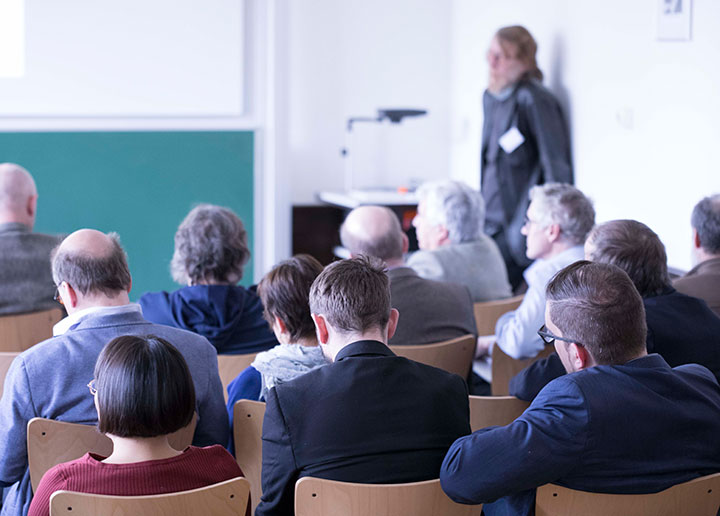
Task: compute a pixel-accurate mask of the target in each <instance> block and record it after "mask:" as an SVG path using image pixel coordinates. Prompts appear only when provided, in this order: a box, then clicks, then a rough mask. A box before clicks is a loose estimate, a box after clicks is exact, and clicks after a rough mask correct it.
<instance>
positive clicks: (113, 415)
mask: <svg viewBox="0 0 720 516" xmlns="http://www.w3.org/2000/svg"><path fill="white" fill-rule="evenodd" d="M88 387H89V388H90V394H91V395H93V396H94V397H95V407H96V408H97V411H98V428H99V430H100V432H102V433H104V434H106V435H107V436H108V437H109V438H110V439H111V440H112V442H113V452H112V454H110V456H109V457H100V456H98V455H95V454H93V453H87V454H85V455H84V456H83V457H81V458H79V459H77V460H74V461H71V462H67V463H64V464H59V465H57V466H55V467H54V468H51V469H50V470H49V471H48V472H47V473H46V474H45V475H44V476H43V478H42V480H41V481H40V485H39V486H38V489H37V492H36V493H35V496H34V498H33V500H32V503H31V504H30V511H29V515H30V516H40V515H43V516H47V515H49V513H50V508H49V502H50V496H51V495H52V493H54V492H55V491H59V490H66V491H77V492H85V493H95V494H106V495H121V496H122V495H124V496H132V495H151V494H161V493H172V492H177V491H186V490H189V489H196V488H199V487H205V486H208V485H212V484H216V483H218V482H222V481H225V480H229V479H231V478H235V477H239V476H242V471H240V468H239V467H238V465H237V462H235V459H234V458H233V457H232V455H230V454H229V453H228V452H227V451H226V450H225V449H224V448H223V447H222V446H219V445H215V446H208V447H206V448H197V447H194V446H189V447H188V448H186V449H185V450H184V451H178V450H175V449H174V448H173V447H172V446H170V443H169V442H168V436H169V435H170V434H172V433H173V432H175V431H177V430H180V429H181V428H183V427H185V426H187V425H188V424H189V423H190V421H191V420H192V418H193V414H194V412H195V389H194V387H193V383H192V379H191V377H190V372H189V370H188V367H187V364H186V363H185V359H184V358H183V356H182V355H181V354H180V352H179V351H178V350H177V349H176V348H175V347H174V346H173V345H172V344H170V343H169V342H167V341H165V340H163V339H161V338H158V337H152V336H148V337H145V338H143V337H136V336H123V337H117V338H116V339H113V340H112V341H110V343H109V344H108V345H107V346H105V348H104V349H103V351H102V352H101V353H100V356H99V357H98V360H97V362H96V364H95V379H94V380H93V381H91V382H90V383H89V384H88Z"/></svg>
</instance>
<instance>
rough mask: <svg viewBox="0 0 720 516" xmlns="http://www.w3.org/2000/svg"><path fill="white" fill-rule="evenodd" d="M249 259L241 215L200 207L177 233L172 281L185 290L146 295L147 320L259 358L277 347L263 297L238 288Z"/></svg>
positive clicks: (224, 349) (220, 350)
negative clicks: (258, 355) (254, 354)
mask: <svg viewBox="0 0 720 516" xmlns="http://www.w3.org/2000/svg"><path fill="white" fill-rule="evenodd" d="M249 259H250V249H249V248H248V243H247V232H246V231H245V226H243V223H242V221H241V220H240V219H239V218H238V217H237V215H235V214H234V213H233V212H232V211H230V210H229V209H227V208H222V207H220V206H214V205H211V204H201V205H199V206H197V207H195V208H194V209H192V210H191V211H190V213H188V215H187V217H185V220H183V221H182V223H181V224H180V227H179V228H178V230H177V232H176V233H175V254H173V258H172V262H171V264H170V269H171V271H172V276H173V279H174V280H175V281H176V282H177V283H179V284H181V285H186V286H184V287H182V288H180V289H178V290H176V291H174V292H169V293H168V292H149V293H146V294H144V295H143V296H142V297H141V298H140V306H142V310H143V315H144V316H145V318H146V319H147V320H148V321H152V322H154V323H157V324H166V325H168V326H174V327H176V328H182V329H184V330H190V331H192V332H195V333H197V334H198V335H202V336H203V337H206V338H207V339H208V340H209V341H210V344H212V345H213V346H215V348H216V349H217V352H218V353H224V354H231V355H233V354H242V353H257V352H258V351H264V350H266V349H269V348H271V347H273V346H275V345H276V344H277V341H276V340H275V337H274V336H273V334H272V332H271V331H270V328H268V325H267V324H266V322H265V320H264V319H263V316H262V314H263V307H262V303H261V302H260V298H259V297H258V296H257V295H256V294H255V293H254V292H252V291H251V290H248V289H246V288H244V287H241V286H239V285H238V284H237V283H238V281H240V279H241V278H242V274H243V266H244V265H245V263H246V262H247V261H248V260H249Z"/></svg>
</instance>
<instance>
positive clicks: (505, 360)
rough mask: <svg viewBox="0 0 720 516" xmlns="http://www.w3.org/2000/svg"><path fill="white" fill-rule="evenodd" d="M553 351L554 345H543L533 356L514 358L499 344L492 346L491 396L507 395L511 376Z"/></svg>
mask: <svg viewBox="0 0 720 516" xmlns="http://www.w3.org/2000/svg"><path fill="white" fill-rule="evenodd" d="M553 351H555V347H554V346H552V345H548V346H545V348H544V349H543V350H542V351H540V353H538V355H537V356H535V357H533V358H523V359H520V360H518V359H516V358H512V357H511V356H509V355H507V354H505V352H504V351H503V350H502V349H500V346H497V345H496V346H493V350H492V385H491V388H492V395H493V396H507V395H508V394H510V380H511V379H512V377H513V376H515V375H516V374H518V373H519V372H520V371H522V370H523V369H525V368H526V367H527V366H529V365H530V364H532V363H533V362H535V361H536V360H540V359H541V358H545V357H546V356H548V355H549V354H550V353H552V352H553Z"/></svg>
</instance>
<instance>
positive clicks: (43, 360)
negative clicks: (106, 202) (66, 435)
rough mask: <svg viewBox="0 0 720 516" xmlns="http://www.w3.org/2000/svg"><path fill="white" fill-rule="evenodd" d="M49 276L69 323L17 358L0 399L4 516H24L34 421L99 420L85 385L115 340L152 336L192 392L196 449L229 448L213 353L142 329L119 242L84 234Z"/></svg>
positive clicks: (55, 259)
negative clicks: (174, 357) (184, 368)
mask: <svg viewBox="0 0 720 516" xmlns="http://www.w3.org/2000/svg"><path fill="white" fill-rule="evenodd" d="M52 276H53V279H54V281H55V284H56V285H57V288H58V292H59V299H60V301H61V302H62V303H63V304H64V305H65V308H66V310H67V313H68V316H67V317H66V318H65V319H63V320H62V321H60V322H59V323H58V324H56V325H55V328H54V329H53V333H54V335H55V336H54V337H52V338H51V339H48V340H46V341H44V342H41V343H40V344H36V345H35V346H33V347H32V348H30V349H28V350H27V351H25V352H23V353H21V354H20V355H19V356H18V358H16V359H15V361H14V362H13V363H12V365H11V366H10V370H9V371H8V373H7V377H6V380H5V391H4V393H3V397H2V399H0V457H2V460H0V486H5V487H8V486H11V487H10V490H9V491H8V492H6V495H5V499H4V500H3V506H2V511H0V514H2V515H9V514H12V515H18V516H20V515H24V514H26V513H27V511H28V508H29V505H30V500H31V498H32V490H31V486H30V476H29V473H28V459H27V448H26V437H25V432H26V427H27V423H28V421H29V420H30V419H32V418H33V417H43V418H48V419H56V420H61V421H69V422H73V423H82V424H87V425H95V424H97V412H96V411H95V405H94V403H93V401H94V400H93V397H92V396H91V395H90V393H89V391H88V389H87V387H86V385H87V383H88V382H89V381H90V380H92V379H93V371H94V367H95V361H96V359H97V357H98V355H99V354H100V351H101V350H102V348H103V347H104V346H105V344H107V343H108V342H109V341H110V340H112V339H113V338H115V337H118V336H120V335H140V336H144V335H155V336H158V337H161V338H163V339H165V340H167V341H168V342H170V343H172V344H173V345H174V346H175V347H176V348H177V349H178V350H179V351H180V352H181V353H182V354H183V356H184V357H185V360H186V361H187V364H188V368H189V369H190V374H191V375H192V379H193V383H194V385H195V397H196V411H197V414H198V422H197V427H196V430H195V435H194V438H193V444H194V445H196V446H209V445H212V444H226V443H227V440H228V419H227V414H226V412H225V402H224V399H223V392H222V385H221V383H220V377H219V375H218V365H217V354H216V352H215V348H214V347H213V346H212V345H211V344H210V343H209V342H208V341H207V339H205V338H204V337H201V336H199V335H196V334H194V333H191V332H188V331H185V330H180V329H177V328H172V327H170V326H161V325H157V324H152V323H150V322H148V321H146V320H145V319H144V318H143V316H142V312H141V310H140V306H139V305H137V304H134V303H130V301H129V298H128V293H129V291H130V287H131V283H132V280H131V278H130V271H129V270H128V265H127V258H126V256H125V251H123V249H122V247H121V246H120V243H119V242H118V239H117V235H115V234H113V233H111V234H108V235H106V234H103V233H101V232H99V231H95V230H91V229H83V230H80V231H76V232H75V233H72V234H71V235H69V236H68V237H67V238H66V239H65V240H63V242H62V243H61V244H60V245H59V246H58V247H57V248H56V249H55V250H54V251H53V253H52Z"/></svg>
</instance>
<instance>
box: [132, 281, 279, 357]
mask: <svg viewBox="0 0 720 516" xmlns="http://www.w3.org/2000/svg"><path fill="white" fill-rule="evenodd" d="M139 303H140V306H142V311H143V316H144V317H145V319H147V320H148V321H151V322H154V323H157V324H165V325H167V326H174V327H176V328H182V329H184V330H189V331H192V332H195V333H197V334H199V335H202V336H203V337H206V338H207V339H208V340H209V341H210V344H212V345H213V346H215V348H216V349H217V352H218V353H219V354H227V355H237V354H244V353H257V352H259V351H265V350H266V349H270V348H272V347H273V346H276V345H277V344H278V342H277V340H275V336H274V335H273V333H272V331H271V330H270V327H269V326H268V323H267V322H266V321H265V319H263V306H262V302H261V301H260V298H259V297H258V296H257V294H255V293H254V292H253V291H251V290H248V289H246V288H244V287H240V286H233V285H193V286H191V287H183V288H181V289H179V290H176V291H175V292H170V293H168V292H148V293H146V294H143V296H142V297H141V298H140V301H139Z"/></svg>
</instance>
